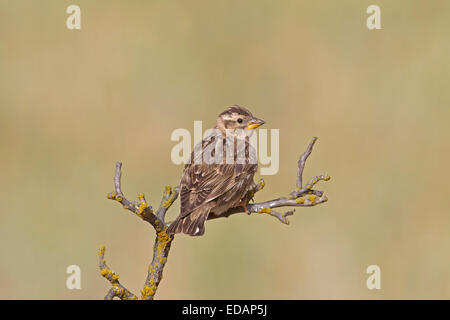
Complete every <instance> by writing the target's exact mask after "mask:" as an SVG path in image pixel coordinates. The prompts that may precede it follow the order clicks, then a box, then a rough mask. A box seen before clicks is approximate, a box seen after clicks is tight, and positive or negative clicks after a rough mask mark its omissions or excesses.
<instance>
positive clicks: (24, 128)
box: [0, 0, 450, 299]
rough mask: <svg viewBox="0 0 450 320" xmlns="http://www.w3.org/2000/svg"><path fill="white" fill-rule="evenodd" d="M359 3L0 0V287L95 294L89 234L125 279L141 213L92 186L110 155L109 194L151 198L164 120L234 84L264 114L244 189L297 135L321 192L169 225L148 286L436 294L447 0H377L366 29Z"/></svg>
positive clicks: (213, 292)
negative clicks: (377, 21)
mask: <svg viewBox="0 0 450 320" xmlns="http://www.w3.org/2000/svg"><path fill="white" fill-rule="evenodd" d="M70 4H77V5H79V6H80V7H81V19H82V22H81V23H82V29H81V30H79V31H77V30H73V31H71V30H68V29H67V28H66V19H67V17H68V16H69V15H68V14H66V12H65V11H66V8H67V6H69V5H70ZM371 4H374V2H373V1H361V0H354V1H333V0H328V1H316V2H312V1H284V0H283V1H266V0H255V1H249V0H246V1H237V0H229V1H207V0H205V1H197V0H193V1H137V0H134V1H110V0H109V1H106V0H96V1H87V0H78V1H76V2H73V1H62V0H42V1H22V0H14V1H13V0H1V1H0V152H1V157H0V177H1V182H0V194H1V201H0V243H1V244H0V287H1V288H2V290H0V298H3V299H38V298H39V299H83V298H84V299H102V298H103V296H104V295H105V293H106V291H107V290H108V288H109V283H108V282H107V281H106V280H105V279H103V278H102V277H101V276H100V274H99V270H98V266H97V262H98V261H97V259H98V257H97V249H98V247H99V246H100V245H101V244H104V245H106V248H107V252H106V260H107V262H108V264H109V266H110V267H112V269H113V270H114V271H116V272H117V273H118V274H119V275H120V276H121V281H122V283H123V284H124V285H125V286H127V287H128V288H129V289H130V290H132V291H134V292H139V290H140V289H141V288H142V285H143V282H144V280H145V276H146V270H147V266H148V264H149V262H150V260H151V254H152V246H153V241H154V231H153V230H152V229H151V228H150V227H149V225H147V224H146V223H144V222H142V221H140V220H139V219H137V218H136V217H135V216H134V215H132V214H131V213H129V212H128V211H125V210H123V209H122V208H121V206H120V205H118V204H117V203H114V202H112V201H110V200H107V199H106V194H107V193H108V192H110V191H112V188H113V180H112V179H113V174H114V164H115V162H116V161H118V160H120V161H122V162H123V164H124V167H123V177H122V179H123V189H124V192H125V194H126V196H127V197H129V198H130V199H134V198H135V196H137V194H138V193H140V192H144V193H145V194H146V197H147V200H149V201H150V202H151V203H152V204H153V206H158V204H159V201H160V197H161V194H162V191H163V186H164V185H166V184H171V185H176V184H177V183H178V182H179V178H180V175H181V172H182V166H181V165H174V164H173V163H172V162H171V161H170V151H171V149H172V147H173V146H174V145H175V143H174V142H171V141H170V134H171V133H172V131H173V130H174V129H176V128H186V129H189V130H190V131H192V130H193V121H194V120H203V121H204V124H205V126H208V125H210V126H212V125H213V123H214V121H215V118H216V116H217V114H219V113H220V112H221V111H223V110H224V109H225V108H226V107H227V106H229V105H232V104H235V103H237V104H241V105H243V106H246V107H248V108H249V109H250V110H252V112H253V113H254V114H255V115H256V116H258V117H261V118H263V119H265V120H266V121H267V124H266V125H265V128H267V129H270V128H279V129H280V139H281V142H280V170H279V172H278V174H277V175H274V176H265V177H264V178H265V180H266V188H265V189H264V190H263V191H261V192H260V193H258V194H257V196H256V200H267V199H269V198H272V197H275V196H279V195H285V194H287V193H288V192H290V191H291V190H292V188H293V187H294V185H295V174H296V162H297V159H298V156H299V155H300V154H301V153H302V152H303V151H304V149H305V147H306V146H307V144H308V142H309V141H310V139H311V137H313V136H315V135H317V136H319V138H320V139H319V141H318V143H317V145H316V148H315V150H314V152H313V154H312V155H311V157H310V159H309V162H308V163H307V166H306V171H305V179H306V178H308V179H309V178H310V177H311V176H312V175H316V174H320V173H329V174H330V175H331V176H332V180H331V181H329V182H328V183H321V184H320V187H319V188H320V189H323V190H325V191H326V194H327V195H328V198H329V202H327V203H326V204H324V205H320V206H317V207H314V208H303V209H302V208H300V209H298V210H297V211H296V213H295V215H294V216H292V217H291V219H290V220H291V224H290V225H289V226H286V225H283V224H281V223H279V222H278V221H277V220H276V219H274V218H271V217H269V216H261V215H252V216H247V215H244V214H241V215H236V216H233V217H230V218H229V219H217V220H213V221H209V222H208V223H207V225H206V235H205V236H204V237H200V238H191V237H187V236H177V238H176V240H175V242H174V243H173V245H172V250H171V252H170V256H169V259H168V263H167V266H166V268H165V271H164V277H163V280H162V282H161V285H160V288H159V291H158V292H157V295H156V298H160V299H234V298H235V299H313V298H318V299H335V298H341V299H351V298H356V299H360V298H364V299H366V298H367V299H381V298H385V299H399V298H413V299H415V298H425V299H428V298H433V299H435V298H437V299H439V298H446V299H449V298H450V256H449V254H448V253H449V251H450V234H449V232H448V230H449V227H450V214H449V213H450V203H449V202H448V190H449V182H448V181H449V172H448V163H449V160H450V150H449V143H448V141H449V138H450V128H449V125H448V120H449V119H450V118H449V117H450V111H449V105H450V90H449V88H448V86H449V81H450V63H449V62H450V61H449V56H450V41H449V39H450V38H449V33H448V31H449V30H450V2H449V1H445V0H443V1H427V2H425V1H419V0H417V1H380V0H378V1H376V4H378V5H379V6H380V7H381V23H382V28H383V29H382V30H374V31H370V30H368V29H367V28H366V18H367V17H368V15H367V14H366V8H367V7H368V6H369V5H371ZM256 178H259V176H257V177H256ZM178 210H179V202H178V201H177V202H176V204H175V205H174V206H173V207H172V209H171V210H170V212H169V214H168V218H169V219H172V218H174V217H175V216H176V215H177V214H178ZM71 264H76V265H79V266H80V267H81V290H68V289H67V288H66V278H67V276H68V275H67V274H66V268H67V266H69V265H71ZM371 264H376V265H379V266H380V268H381V286H382V289H381V290H373V291H370V290H368V289H367V288H366V279H367V277H368V275H367V274H366V268H367V266H369V265H371Z"/></svg>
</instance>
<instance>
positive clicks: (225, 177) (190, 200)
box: [180, 137, 257, 217]
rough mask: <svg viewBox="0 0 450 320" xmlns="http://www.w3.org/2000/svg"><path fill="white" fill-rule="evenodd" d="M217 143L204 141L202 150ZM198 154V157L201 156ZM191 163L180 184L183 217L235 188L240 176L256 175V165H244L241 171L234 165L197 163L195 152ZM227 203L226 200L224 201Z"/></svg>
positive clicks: (186, 167) (241, 166) (212, 140)
mask: <svg viewBox="0 0 450 320" xmlns="http://www.w3.org/2000/svg"><path fill="white" fill-rule="evenodd" d="M211 143H215V138H214V137H213V138H210V139H209V140H208V139H205V140H203V141H202V146H203V148H202V150H203V152H204V151H205V148H206V147H207V146H208V145H209V144H211ZM199 154H200V153H199ZM199 154H197V156H199ZM191 160H192V161H191V163H190V164H187V165H186V166H185V168H184V172H183V176H182V178H181V183H180V199H181V214H180V215H181V217H185V216H187V215H188V214H190V213H191V212H192V211H193V210H195V209H197V208H198V207H200V206H201V205H204V204H206V203H208V202H210V201H212V200H214V199H216V198H218V197H220V196H221V195H223V194H224V193H226V192H227V191H228V190H230V189H232V188H234V187H235V186H236V185H237V184H238V183H239V181H240V179H239V178H240V175H241V174H244V173H250V172H251V173H254V171H256V167H257V166H256V165H251V164H244V165H240V166H239V170H236V169H237V167H236V165H234V164H206V163H204V162H201V163H198V164H196V163H195V161H194V160H195V159H194V152H193V155H192V156H191ZM223 200H225V201H226V199H223Z"/></svg>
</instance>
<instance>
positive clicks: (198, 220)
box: [167, 208, 211, 236]
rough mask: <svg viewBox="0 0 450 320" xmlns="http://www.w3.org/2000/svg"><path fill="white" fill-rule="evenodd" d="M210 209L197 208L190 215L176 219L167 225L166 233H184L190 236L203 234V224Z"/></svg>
mask: <svg viewBox="0 0 450 320" xmlns="http://www.w3.org/2000/svg"><path fill="white" fill-rule="evenodd" d="M210 211H211V209H210V208H198V209H196V210H194V211H192V212H191V213H190V214H188V215H186V216H184V217H181V215H179V216H178V218H177V219H176V220H175V221H174V222H172V223H171V224H170V225H169V228H168V229H167V233H169V234H174V233H181V232H182V233H185V234H188V235H190V236H201V235H203V234H204V233H205V222H206V219H208V215H209V212H210Z"/></svg>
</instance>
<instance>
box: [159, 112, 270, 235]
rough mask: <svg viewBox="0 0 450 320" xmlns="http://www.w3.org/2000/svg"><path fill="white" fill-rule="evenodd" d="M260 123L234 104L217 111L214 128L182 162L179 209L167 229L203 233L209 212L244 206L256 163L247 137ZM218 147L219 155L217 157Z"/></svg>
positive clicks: (192, 233) (178, 231)
mask: <svg viewBox="0 0 450 320" xmlns="http://www.w3.org/2000/svg"><path fill="white" fill-rule="evenodd" d="M262 124H264V121H263V120H261V119H258V118H255V117H254V116H253V115H252V113H251V112H250V111H249V110H247V109H245V108H243V107H240V106H237V105H235V106H232V107H229V108H228V109H227V110H225V111H224V112H222V113H221V114H219V116H218V118H217V120H216V124H215V127H214V129H215V132H214V133H213V134H212V135H210V136H208V137H207V138H205V139H203V141H202V142H201V143H199V144H198V145H197V146H196V147H195V150H194V152H192V154H191V158H190V159H191V161H190V163H189V164H186V165H185V166H184V171H183V175H182V177H181V182H180V198H181V210H180V214H179V216H178V217H177V219H176V220H175V221H174V222H172V223H171V224H170V226H169V228H168V230H167V232H168V233H170V234H173V233H180V232H182V233H185V234H188V235H191V236H200V235H203V234H204V233H205V222H206V220H207V219H208V216H209V215H210V214H214V215H221V214H222V213H224V212H225V211H227V210H228V209H229V208H232V207H236V206H238V205H241V204H244V206H245V204H246V203H247V201H246V200H247V199H246V195H247V190H248V187H249V186H250V185H251V184H252V183H253V176H254V174H255V172H256V170H257V167H258V165H257V163H256V158H255V157H254V154H253V153H252V147H251V146H250V144H249V138H248V137H249V136H250V134H251V132H252V131H253V129H255V128H257V127H259V126H260V125H262ZM227 143H228V150H230V151H231V150H233V156H232V157H231V154H230V155H229V157H227ZM242 146H245V148H243V147H242ZM230 147H231V148H232V149H230ZM221 150H222V155H223V158H220V157H219V153H218V152H220V151H221ZM217 159H222V161H217ZM211 160H216V161H211Z"/></svg>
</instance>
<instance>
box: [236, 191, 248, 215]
mask: <svg viewBox="0 0 450 320" xmlns="http://www.w3.org/2000/svg"><path fill="white" fill-rule="evenodd" d="M247 204H248V194H247V195H245V197H244V198H242V200H241V201H240V202H239V203H238V204H237V205H236V207H243V208H244V212H245V213H246V214H248V215H250V213H251V212H250V211H248V209H247Z"/></svg>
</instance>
